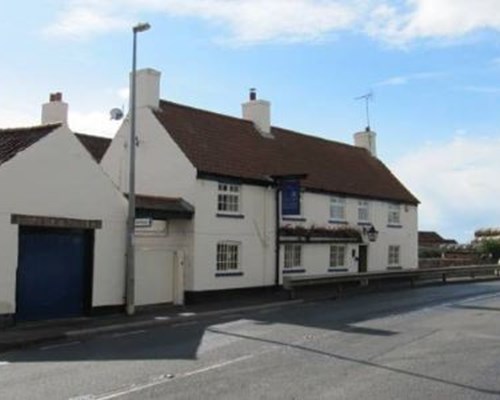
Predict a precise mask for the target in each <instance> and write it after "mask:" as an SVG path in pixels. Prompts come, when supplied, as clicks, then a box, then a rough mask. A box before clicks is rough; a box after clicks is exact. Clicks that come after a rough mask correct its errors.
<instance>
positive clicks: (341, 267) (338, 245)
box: [329, 244, 347, 270]
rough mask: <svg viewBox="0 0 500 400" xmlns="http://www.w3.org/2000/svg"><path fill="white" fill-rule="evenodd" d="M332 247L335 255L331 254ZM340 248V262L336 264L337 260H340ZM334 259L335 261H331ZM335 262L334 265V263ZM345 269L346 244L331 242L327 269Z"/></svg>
mask: <svg viewBox="0 0 500 400" xmlns="http://www.w3.org/2000/svg"><path fill="white" fill-rule="evenodd" d="M334 249H336V250H335V257H334V256H333V254H334ZM339 249H342V251H341V253H342V264H341V265H340V264H338V263H337V261H339V260H340V257H339V256H340V254H339V253H338V250H339ZM333 261H335V262H333ZM334 264H335V265H334ZM337 268H338V269H346V268H347V246H346V245H344V244H331V245H330V262H329V269H333V270H334V269H337Z"/></svg>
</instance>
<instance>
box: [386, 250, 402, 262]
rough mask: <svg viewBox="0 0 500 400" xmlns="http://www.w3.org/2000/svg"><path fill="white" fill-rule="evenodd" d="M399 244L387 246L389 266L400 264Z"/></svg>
mask: <svg viewBox="0 0 500 400" xmlns="http://www.w3.org/2000/svg"><path fill="white" fill-rule="evenodd" d="M400 253H401V249H400V246H396V245H391V246H389V252H388V264H389V266H399V265H400Z"/></svg>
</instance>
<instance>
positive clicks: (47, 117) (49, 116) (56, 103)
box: [42, 92, 68, 125]
mask: <svg viewBox="0 0 500 400" xmlns="http://www.w3.org/2000/svg"><path fill="white" fill-rule="evenodd" d="M54 123H62V124H63V125H67V124H68V103H65V102H64V101H62V93H60V92H57V93H51V94H50V97H49V102H48V103H45V104H43V105H42V124H44V125H46V124H54Z"/></svg>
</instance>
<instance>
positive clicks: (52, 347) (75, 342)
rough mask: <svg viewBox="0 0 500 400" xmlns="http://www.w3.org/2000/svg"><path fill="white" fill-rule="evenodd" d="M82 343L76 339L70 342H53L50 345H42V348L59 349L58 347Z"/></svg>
mask: <svg viewBox="0 0 500 400" xmlns="http://www.w3.org/2000/svg"><path fill="white" fill-rule="evenodd" d="M80 343H81V342H79V341H74V342H68V343H59V344H52V345H50V346H44V347H40V350H42V351H45V350H52V349H58V348H61V347H70V346H76V345H77V344H80Z"/></svg>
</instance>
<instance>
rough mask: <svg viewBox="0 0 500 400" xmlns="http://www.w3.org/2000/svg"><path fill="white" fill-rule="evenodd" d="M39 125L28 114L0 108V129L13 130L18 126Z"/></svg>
mask: <svg viewBox="0 0 500 400" xmlns="http://www.w3.org/2000/svg"><path fill="white" fill-rule="evenodd" d="M39 123H40V120H39V119H36V118H34V117H33V115H30V114H29V113H23V112H19V111H14V110H10V109H7V108H3V107H1V108H0V124H1V125H0V129H3V128H15V127H19V126H34V125H37V124H39Z"/></svg>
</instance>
